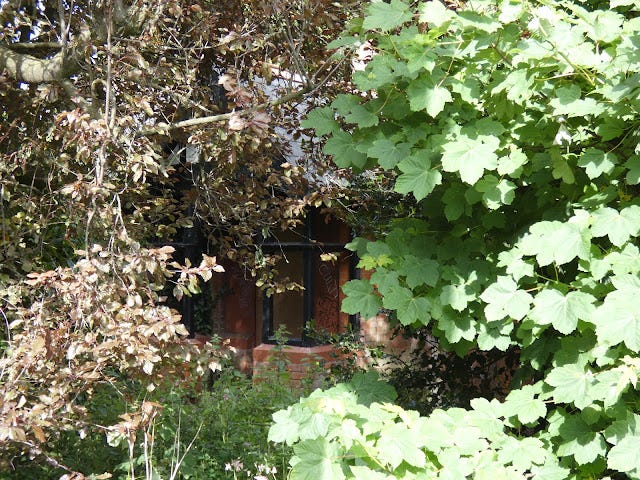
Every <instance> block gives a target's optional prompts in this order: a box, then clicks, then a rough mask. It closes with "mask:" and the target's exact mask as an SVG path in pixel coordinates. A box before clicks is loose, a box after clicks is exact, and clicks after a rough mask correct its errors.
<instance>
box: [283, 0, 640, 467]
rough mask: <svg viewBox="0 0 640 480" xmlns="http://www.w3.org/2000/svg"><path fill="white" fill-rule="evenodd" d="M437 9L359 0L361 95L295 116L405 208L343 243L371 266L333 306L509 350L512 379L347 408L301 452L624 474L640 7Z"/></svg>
mask: <svg viewBox="0 0 640 480" xmlns="http://www.w3.org/2000/svg"><path fill="white" fill-rule="evenodd" d="M447 3H456V4H457V5H459V10H458V11H454V10H452V9H450V8H447V7H446V6H445V5H444V4H443V3H441V2H440V1H425V2H419V3H416V2H408V1H404V0H392V1H391V2H371V3H370V4H369V5H368V7H367V9H366V15H365V16H364V18H363V19H362V21H359V22H353V23H352V25H351V29H350V30H349V31H348V32H346V33H345V35H343V37H342V38H340V39H338V40H336V41H335V42H334V43H333V44H332V47H335V48H337V49H338V52H337V54H341V53H342V54H347V53H348V52H349V51H350V49H353V50H355V49H356V48H359V47H360V46H362V45H363V43H364V42H366V44H367V45H369V46H370V47H371V49H372V50H373V54H372V57H371V59H370V61H368V62H367V65H366V68H364V70H362V71H358V72H356V73H355V74H354V75H353V78H352V80H353V84H354V86H355V88H356V89H357V92H355V93H354V94H352V95H340V96H338V97H337V98H335V99H332V101H331V102H330V103H328V104H327V105H326V106H323V107H322V108H319V109H316V110H315V111H314V112H312V113H311V114H310V115H309V116H308V117H307V119H306V120H305V122H304V125H305V126H307V127H310V128H314V129H315V130H316V133H318V134H320V135H325V136H326V137H327V138H326V142H325V145H324V151H325V152H326V153H327V154H329V155H332V156H333V160H334V162H335V163H336V165H338V166H339V167H341V168H351V169H353V170H357V171H363V170H366V169H370V170H371V172H372V173H370V174H369V175H373V176H375V175H378V176H380V177H384V179H385V181H386V183H385V185H387V186H389V184H392V188H393V190H394V192H395V193H396V194H400V195H404V196H405V198H407V204H408V205H412V208H411V209H398V210H397V211H398V212H399V213H401V214H400V215H399V216H398V217H399V218H396V219H392V220H390V221H388V222H387V223H385V224H384V225H381V226H379V227H378V228H376V229H373V231H375V232H381V233H380V234H379V235H378V237H377V238H370V239H365V238H358V239H356V240H355V241H354V242H352V243H351V244H350V248H351V249H352V250H354V251H356V252H357V253H358V256H359V257H360V266H361V267H363V268H367V269H370V270H373V273H372V275H371V277H370V278H366V279H358V280H353V281H351V282H349V283H347V284H346V285H345V286H344V292H345V294H346V298H345V300H344V302H343V304H342V308H343V310H344V311H345V312H346V313H350V314H356V313H361V314H363V315H364V316H371V315H375V314H377V313H378V311H379V310H380V309H382V308H384V309H387V310H391V311H393V312H394V314H395V316H396V318H397V320H398V322H399V323H400V324H402V325H407V326H413V327H415V328H421V327H427V328H430V330H431V332H432V333H433V334H434V335H435V336H436V337H437V338H438V341H439V343H440V344H441V345H442V346H443V347H445V348H447V349H448V350H452V351H455V352H457V353H459V354H461V355H464V354H466V353H468V352H470V351H475V350H481V351H491V350H497V351H502V352H504V351H507V350H509V349H515V351H518V352H519V364H520V367H521V368H520V370H519V372H518V375H519V379H520V383H519V385H520V388H514V389H513V390H511V391H510V392H509V393H508V395H507V396H506V398H505V400H504V402H499V401H498V400H495V399H494V400H492V401H488V400H474V401H472V402H471V409H470V410H458V409H451V410H448V411H446V412H443V411H440V410H436V411H435V412H434V413H432V414H431V415H430V416H429V417H427V418H424V419H419V418H417V417H416V416H415V415H414V414H409V413H406V412H405V411H398V410H394V409H393V408H391V407H376V409H377V410H382V411H383V412H386V411H389V410H391V413H388V414H387V413H380V414H379V415H378V413H377V410H376V409H373V408H372V409H371V410H369V411H366V412H363V411H362V409H361V408H360V407H355V406H353V405H352V404H349V405H350V406H349V408H347V409H346V413H344V414H343V413H341V414H340V415H342V416H343V417H342V418H343V419H344V421H343V422H342V423H343V424H349V425H351V426H353V424H352V423H350V422H347V420H353V421H354V422H356V427H357V429H355V428H352V429H351V431H349V432H342V431H338V430H335V431H332V432H331V433H329V434H328V435H327V436H326V437H325V438H323V439H317V442H319V443H317V444H314V446H313V447H309V449H308V450H309V452H311V451H313V452H315V453H316V454H317V455H316V459H317V462H316V463H315V465H316V466H317V468H324V467H326V468H325V470H324V471H325V472H326V471H328V469H333V473H334V474H335V476H333V477H332V478H339V477H340V475H344V476H347V477H356V478H367V479H370V478H392V477H393V478H414V477H413V475H414V474H416V472H420V474H421V475H423V476H426V477H427V478H435V477H438V478H445V477H446V478H465V477H468V476H470V475H472V472H476V473H475V474H474V475H475V477H476V478H490V477H491V478H493V477H495V478H537V479H542V478H545V479H548V478H558V479H565V478H576V479H577V478H600V477H607V476H608V477H611V478H632V479H638V478H640V468H639V467H638V466H639V465H640V457H639V454H638V451H639V450H638V448H637V445H638V444H639V443H640V428H639V427H638V425H639V423H638V422H639V421H640V415H639V412H640V409H639V397H638V391H637V388H638V381H637V379H638V375H639V374H640V360H639V358H638V353H639V352H640V315H639V314H638V309H637V305H636V304H635V299H636V298H637V297H638V295H639V294H640V282H639V281H638V276H639V275H640V262H638V258H639V257H640V251H639V249H638V238H639V237H640V198H639V196H638V193H639V192H640V190H639V189H638V185H639V184H640V175H639V171H640V170H639V168H640V157H639V155H638V154H639V153H640V148H639V147H638V145H639V138H640V136H639V133H638V132H639V130H638V125H639V124H640V115H639V113H638V112H640V101H639V97H638V94H637V93H638V90H637V81H638V76H639V74H640V57H639V56H638V54H637V51H638V48H637V47H638V44H639V43H640V22H639V21H638V18H637V12H638V3H637V2H635V1H631V0H616V1H611V2H604V1H598V0H593V1H589V0H586V1H581V2H572V1H564V2H544V1H541V2H538V1H529V2H516V1H510V0H499V1H498V0H479V1H472V2H447ZM403 212H404V213H403ZM516 387H517V385H516ZM351 407H353V408H351ZM374 410H376V411H374ZM350 415H353V417H352V416H350ZM376 415H377V416H376ZM377 418H379V419H380V420H379V421H378V420H376V419H377ZM294 423H295V422H294ZM325 423H326V422H325ZM331 425H334V423H331ZM336 428H338V427H336ZM429 430H433V432H435V435H434V434H430V433H429ZM332 435H335V437H332ZM308 441H311V439H304V440H303V441H302V442H301V443H300V444H299V445H297V446H296V453H297V456H298V457H300V458H302V450H304V449H305V448H306V447H305V446H303V445H305V444H304V442H308ZM313 441H316V440H313ZM290 443H293V442H290ZM356 443H357V444H358V445H359V446H358V447H357V448H356V447H355V446H354V445H355V444H356ZM306 458H307V460H305V462H307V463H310V462H311V456H307V457H306ZM354 459H355V460H354ZM349 462H355V463H349ZM358 462H360V463H358ZM336 464H337V465H340V468H337V469H336V468H334V466H335V465H336ZM360 467H365V470H366V469H375V470H376V471H377V473H372V472H369V471H368V470H366V473H363V472H365V470H363V469H362V468H360ZM340 472H341V473H340ZM294 478H304V476H294ZM326 478H329V475H328V474H327V476H326Z"/></svg>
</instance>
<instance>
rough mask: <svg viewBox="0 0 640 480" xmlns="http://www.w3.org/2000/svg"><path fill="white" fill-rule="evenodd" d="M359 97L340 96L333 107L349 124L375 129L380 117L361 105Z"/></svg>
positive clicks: (332, 104) (333, 103)
mask: <svg viewBox="0 0 640 480" xmlns="http://www.w3.org/2000/svg"><path fill="white" fill-rule="evenodd" d="M360 101H361V98H360V97H358V96H357V95H345V94H342V95H338V96H337V97H336V99H335V100H334V101H333V102H332V103H331V106H332V107H333V108H334V109H335V110H337V111H338V113H340V114H341V115H342V116H343V117H344V119H345V121H346V122H347V123H355V124H357V125H358V127H360V128H367V127H373V126H375V125H377V124H378V121H379V119H378V116H377V115H375V114H373V113H371V112H370V111H369V110H367V108H366V106H365V105H362V104H361V103H360Z"/></svg>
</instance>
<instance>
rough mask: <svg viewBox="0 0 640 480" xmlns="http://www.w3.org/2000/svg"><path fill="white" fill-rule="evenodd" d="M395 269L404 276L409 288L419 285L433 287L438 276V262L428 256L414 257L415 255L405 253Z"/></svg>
mask: <svg viewBox="0 0 640 480" xmlns="http://www.w3.org/2000/svg"><path fill="white" fill-rule="evenodd" d="M397 271H398V274H400V275H401V276H404V277H405V278H406V282H407V286H408V287H409V288H416V287H418V286H420V285H429V286H430V287H433V286H435V285H436V283H438V279H439V278H440V268H439V264H438V262H436V261H435V260H432V259H430V258H420V257H416V256H415V255H406V256H405V257H404V258H403V261H402V262H401V264H400V266H399V268H398V270H397Z"/></svg>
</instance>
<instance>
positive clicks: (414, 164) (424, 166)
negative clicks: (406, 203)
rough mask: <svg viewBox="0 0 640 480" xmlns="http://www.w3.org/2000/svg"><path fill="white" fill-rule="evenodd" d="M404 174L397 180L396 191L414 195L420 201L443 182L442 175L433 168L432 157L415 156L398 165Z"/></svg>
mask: <svg viewBox="0 0 640 480" xmlns="http://www.w3.org/2000/svg"><path fill="white" fill-rule="evenodd" d="M398 168H399V169H400V171H401V172H402V174H401V175H400V176H399V177H398V178H397V179H396V184H395V187H394V189H395V191H396V192H398V193H412V194H413V196H414V197H415V198H416V200H418V201H420V200H422V199H423V198H425V197H426V196H427V195H429V194H430V193H431V192H432V191H433V189H434V188H435V187H436V185H439V184H440V183H441V182H442V174H441V173H440V172H439V171H438V170H437V169H435V168H432V167H431V159H430V155H429V154H426V153H421V154H413V155H411V156H410V157H407V158H405V159H404V160H402V161H401V162H400V163H399V164H398Z"/></svg>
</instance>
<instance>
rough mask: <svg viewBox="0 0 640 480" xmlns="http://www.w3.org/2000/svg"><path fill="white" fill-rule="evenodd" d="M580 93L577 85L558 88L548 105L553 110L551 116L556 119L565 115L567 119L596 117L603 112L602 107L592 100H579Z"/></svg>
mask: <svg viewBox="0 0 640 480" xmlns="http://www.w3.org/2000/svg"><path fill="white" fill-rule="evenodd" d="M581 94H582V91H581V89H580V87H579V86H578V85H571V86H569V87H560V88H558V89H557V90H556V98H553V99H552V100H551V101H550V102H549V104H550V105H551V106H552V107H553V108H554V110H553V115H554V116H556V117H559V116H562V115H566V116H567V117H584V116H587V115H588V116H594V117H596V116H598V115H600V114H601V113H602V112H604V106H603V105H602V104H600V103H598V102H597V101H596V100H594V99H593V98H585V99H581V98H580V97H581Z"/></svg>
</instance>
